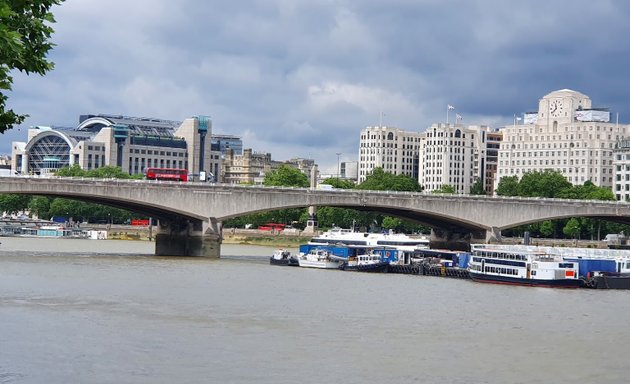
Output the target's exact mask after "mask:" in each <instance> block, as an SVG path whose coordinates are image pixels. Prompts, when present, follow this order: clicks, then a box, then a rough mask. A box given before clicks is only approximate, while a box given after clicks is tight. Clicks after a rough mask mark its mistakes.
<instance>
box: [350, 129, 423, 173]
mask: <svg viewBox="0 0 630 384" xmlns="http://www.w3.org/2000/svg"><path fill="white" fill-rule="evenodd" d="M421 137H422V134H420V133H418V132H408V131H403V130H402V129H398V128H393V127H384V126H378V127H367V128H365V129H363V130H362V131H361V136H360V140H359V167H358V168H359V169H358V179H359V180H358V181H359V183H362V182H363V181H365V179H366V177H367V176H368V175H369V174H370V173H371V172H372V171H373V170H374V168H377V167H380V168H382V169H383V170H384V171H385V172H389V173H392V174H394V175H407V176H410V177H413V178H418V166H419V165H418V150H419V146H420V138H421Z"/></svg>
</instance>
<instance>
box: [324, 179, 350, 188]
mask: <svg viewBox="0 0 630 384" xmlns="http://www.w3.org/2000/svg"><path fill="white" fill-rule="evenodd" d="M322 184H328V185H332V186H333V187H334V188H337V189H353V188H354V187H355V184H354V183H353V182H352V181H350V180H344V179H339V178H336V177H329V178H327V179H326V180H324V181H322Z"/></svg>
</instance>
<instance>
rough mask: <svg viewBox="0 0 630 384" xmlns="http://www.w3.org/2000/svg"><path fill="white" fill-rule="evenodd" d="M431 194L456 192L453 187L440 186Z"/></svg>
mask: <svg viewBox="0 0 630 384" xmlns="http://www.w3.org/2000/svg"><path fill="white" fill-rule="evenodd" d="M433 193H456V192H455V187H453V186H452V185H448V184H442V186H441V187H440V188H439V189H435V190H433Z"/></svg>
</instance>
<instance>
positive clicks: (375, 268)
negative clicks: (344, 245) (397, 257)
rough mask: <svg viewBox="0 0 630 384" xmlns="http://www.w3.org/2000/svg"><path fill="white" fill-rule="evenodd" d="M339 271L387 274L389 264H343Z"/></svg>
mask: <svg viewBox="0 0 630 384" xmlns="http://www.w3.org/2000/svg"><path fill="white" fill-rule="evenodd" d="M339 269H343V270H344V271H357V272H387V270H388V269H389V263H387V262H382V263H373V264H359V265H357V264H353V265H348V264H341V265H340V266H339Z"/></svg>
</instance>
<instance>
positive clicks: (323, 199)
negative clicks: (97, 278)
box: [0, 176, 630, 257]
mask: <svg viewBox="0 0 630 384" xmlns="http://www.w3.org/2000/svg"><path fill="white" fill-rule="evenodd" d="M0 193H16V194H31V195H44V196H56V197H65V198H71V199H76V200H82V201H89V202H95V203H102V204H106V205H110V206H114V207H118V208H123V209H128V210H131V211H135V212H138V213H142V214H146V215H149V216H151V217H157V218H158V219H159V228H158V233H157V235H156V251H155V252H156V254H157V255H182V256H208V257H218V256H219V252H220V244H221V222H222V221H223V220H226V219H229V218H233V217H238V216H242V215H246V214H251V213H256V212H262V211H270V210H277V209H284V208H298V207H307V206H311V205H314V206H334V207H343V208H352V209H358V210H365V211H376V212H381V213H384V214H388V215H392V216H397V217H402V218H406V219H411V220H414V221H416V222H419V223H422V224H425V225H428V226H430V227H431V228H433V231H432V244H434V245H435V246H438V247H448V248H461V246H462V244H469V243H470V242H498V241H500V239H501V230H503V229H507V228H511V227H515V226H518V225H523V224H529V223H534V222H539V221H543V220H551V219H562V218H569V217H590V218H599V219H605V220H611V221H618V222H623V223H628V224H630V204H629V203H626V202H617V201H612V202H610V201H598V200H596V201H591V200H564V199H541V198H501V197H486V196H473V195H441V194H425V193H412V192H391V191H362V190H314V189H304V188H279V187H260V186H238V185H222V184H203V183H172V182H160V181H149V180H119V179H77V178H54V177H51V178H45V177H23V176H22V177H2V178H0Z"/></svg>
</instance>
